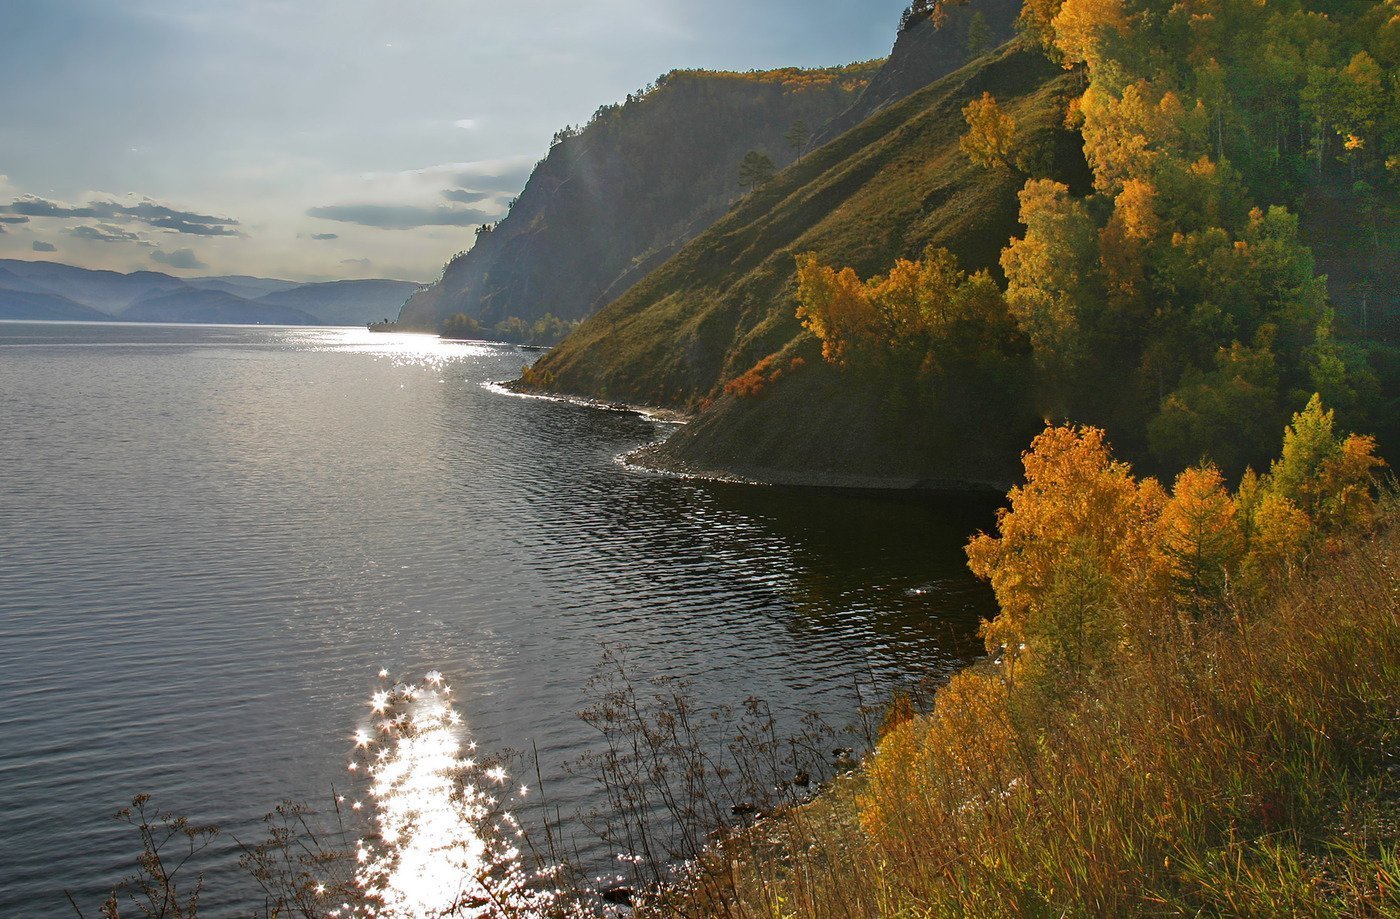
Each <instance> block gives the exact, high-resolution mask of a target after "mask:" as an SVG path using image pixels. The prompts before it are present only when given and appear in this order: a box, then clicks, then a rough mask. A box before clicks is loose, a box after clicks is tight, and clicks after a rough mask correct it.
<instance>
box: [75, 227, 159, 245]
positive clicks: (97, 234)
mask: <svg viewBox="0 0 1400 919" xmlns="http://www.w3.org/2000/svg"><path fill="white" fill-rule="evenodd" d="M68 235H69V236H74V237H77V238H78V239H90V240H93V241H94V242H102V243H120V242H134V243H136V244H137V245H141V246H149V245H152V243H148V242H146V241H145V240H143V239H142V238H141V237H140V235H139V234H137V233H132V232H131V231H129V230H123V229H122V228H121V227H114V226H112V225H111V224H110V223H99V224H98V225H97V226H95V227H90V226H80V227H73V228H72V229H71V230H69V231H68Z"/></svg>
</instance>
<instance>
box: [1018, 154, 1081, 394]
mask: <svg viewBox="0 0 1400 919" xmlns="http://www.w3.org/2000/svg"><path fill="white" fill-rule="evenodd" d="M1020 198H1021V223H1023V224H1025V226H1026V234H1025V236H1023V237H1021V238H1020V239H1012V240H1011V243H1010V245H1008V246H1007V247H1006V248H1005V249H1003V250H1002V253H1001V267H1002V270H1004V271H1005V272H1006V305H1007V308H1008V310H1009V311H1010V313H1011V316H1012V318H1013V319H1015V321H1016V325H1017V326H1018V327H1019V328H1020V329H1021V331H1022V332H1024V333H1025V335H1026V337H1027V338H1029V339H1030V342H1031V347H1032V349H1033V350H1034V351H1035V355H1036V360H1037V361H1038V362H1039V363H1040V364H1041V365H1042V366H1045V367H1054V368H1060V369H1063V368H1068V367H1072V366H1074V365H1075V364H1076V363H1077V362H1078V360H1079V359H1080V357H1081V356H1082V355H1081V346H1082V342H1081V334H1080V333H1081V326H1082V318H1083V316H1082V314H1083V313H1084V311H1085V310H1086V309H1087V308H1089V306H1090V304H1091V303H1092V301H1093V299H1094V297H1093V291H1092V290H1091V289H1090V287H1089V280H1090V275H1091V274H1092V273H1093V272H1094V270H1095V268H1096V267H1097V262H1098V244H1097V243H1098V230H1097V227H1095V225H1094V221H1093V218H1092V217H1091V216H1090V215H1089V212H1088V210H1087V209H1086V208H1085V206H1084V203H1083V202H1082V201H1078V200H1076V199H1074V198H1071V197H1070V194H1069V187H1068V186H1067V185H1064V184H1062V183H1060V182H1055V181H1051V180H1050V179H1031V180H1030V181H1028V182H1026V185H1025V187H1024V188H1023V189H1021V195H1020Z"/></svg>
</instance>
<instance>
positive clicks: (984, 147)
mask: <svg viewBox="0 0 1400 919" xmlns="http://www.w3.org/2000/svg"><path fill="white" fill-rule="evenodd" d="M962 112H963V118H965V119H967V133H966V134H964V135H963V137H962V140H960V141H959V142H958V144H959V146H961V147H962V150H963V152H964V153H966V154H967V156H968V158H969V159H970V160H972V161H973V162H974V163H976V164H977V165H978V166H983V167H986V168H1002V169H1004V168H1007V167H1009V166H1010V165H1011V154H1012V151H1013V150H1014V149H1015V146H1016V119H1015V118H1012V117H1011V116H1010V115H1008V114H1006V113H1005V112H1003V111H1002V110H1001V106H999V105H998V104H997V100H996V96H993V95H992V94H991V93H988V92H984V93H983V94H982V97H981V98H980V99H973V100H972V101H971V102H969V103H968V104H967V105H965V106H963V110H962Z"/></svg>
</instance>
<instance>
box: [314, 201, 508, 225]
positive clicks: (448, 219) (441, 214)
mask: <svg viewBox="0 0 1400 919" xmlns="http://www.w3.org/2000/svg"><path fill="white" fill-rule="evenodd" d="M306 214H307V216H308V217H319V218H320V219H322V220H337V221H340V222H341V223H358V224H360V225H361V226H366V227H379V228H381V229H386V230H411V229H413V228H414V227H472V226H477V225H479V224H483V223H488V222H490V221H491V219H492V218H493V217H495V216H496V215H495V214H492V213H487V212H486V211H481V210H477V209H476V208H472V207H442V206H440V205H438V206H426V207H425V206H419V205H415V204H332V205H328V206H326V207H313V208H311V209H310V210H308V211H307V212H306Z"/></svg>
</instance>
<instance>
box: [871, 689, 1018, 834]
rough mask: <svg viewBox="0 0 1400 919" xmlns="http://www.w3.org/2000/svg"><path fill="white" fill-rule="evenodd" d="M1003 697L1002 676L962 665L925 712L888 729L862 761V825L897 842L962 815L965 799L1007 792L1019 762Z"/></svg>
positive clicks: (1005, 695) (988, 797)
mask: <svg viewBox="0 0 1400 919" xmlns="http://www.w3.org/2000/svg"><path fill="white" fill-rule="evenodd" d="M1007 699H1008V691H1007V686H1006V684H1005V683H1004V682H1003V681H1002V680H999V679H996V678H995V677H993V676H990V675H988V674H986V673H985V672H980V671H976V670H964V671H962V672H960V673H957V674H955V675H954V676H953V678H952V680H950V681H949V682H948V685H946V686H944V687H943V688H942V689H940V690H939V692H938V698H937V703H936V705H935V707H934V710H933V713H932V715H930V716H928V717H915V718H912V719H909V720H907V721H904V722H902V723H900V724H899V725H898V726H897V727H895V728H893V729H892V730H891V731H890V732H889V733H888V734H887V735H886V736H885V737H884V738H883V739H882V740H881V741H880V745H879V750H878V753H877V754H876V755H875V756H872V757H870V758H869V760H867V763H868V765H867V771H866V775H867V778H868V783H867V785H866V788H865V791H864V792H862V793H861V794H860V795H859V796H858V798H857V803H858V805H859V806H860V823H861V828H862V829H863V830H865V832H866V833H868V834H869V835H870V836H872V837H874V838H876V839H878V840H880V841H882V842H883V843H885V844H886V845H890V846H894V847H898V846H900V845H901V844H902V843H904V842H906V841H908V840H910V839H918V838H919V834H918V832H917V831H918V828H920V827H925V826H928V825H930V824H936V823H937V822H938V818H937V816H936V815H939V814H946V813H953V812H957V811H958V810H959V809H960V808H961V809H962V812H963V813H969V811H968V808H967V807H966V805H967V804H968V802H969V801H972V802H978V803H985V802H987V801H989V800H993V799H995V798H997V797H999V796H1002V795H1005V794H1007V793H1008V790H1009V788H1010V786H1011V783H1012V781H1013V780H1014V779H1015V772H1014V769H1015V766H1014V764H1015V763H1016V762H1018V760H1017V758H1016V756H1015V751H1016V743H1017V742H1018V737H1017V733H1016V730H1015V727H1014V725H1013V724H1012V721H1011V718H1010V716H1009V712H1008V710H1007ZM989 765H990V768H989ZM930 818H932V819H930ZM920 842H921V844H927V843H929V842H932V844H933V845H935V846H936V845H937V841H936V840H933V841H928V840H920Z"/></svg>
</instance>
